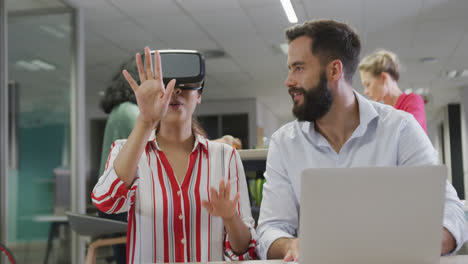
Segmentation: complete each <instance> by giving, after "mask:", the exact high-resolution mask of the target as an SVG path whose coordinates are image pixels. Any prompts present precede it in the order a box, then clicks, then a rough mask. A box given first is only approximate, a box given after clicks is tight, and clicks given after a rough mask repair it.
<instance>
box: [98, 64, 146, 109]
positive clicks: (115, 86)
mask: <svg viewBox="0 0 468 264" xmlns="http://www.w3.org/2000/svg"><path fill="white" fill-rule="evenodd" d="M124 69H125V70H127V71H128V73H130V75H131V76H138V68H137V65H136V62H135V57H133V56H132V57H131V58H130V59H129V60H128V61H126V62H124V63H123V64H122V65H121V66H120V70H119V72H117V73H116V74H115V75H114V77H113V78H112V82H111V84H110V85H109V86H108V87H107V89H106V91H105V92H104V96H103V98H102V99H101V108H102V110H103V111H104V112H105V113H106V114H109V113H110V112H111V111H112V109H114V107H116V106H118V105H119V104H121V103H124V102H132V103H134V104H137V101H136V97H135V93H133V90H132V88H131V87H130V85H129V84H128V83H127V80H125V77H124V76H123V74H122V71H123V70H124Z"/></svg>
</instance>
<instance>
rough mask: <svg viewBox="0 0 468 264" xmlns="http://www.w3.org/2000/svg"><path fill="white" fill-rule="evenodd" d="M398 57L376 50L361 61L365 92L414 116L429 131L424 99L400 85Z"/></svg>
mask: <svg viewBox="0 0 468 264" xmlns="http://www.w3.org/2000/svg"><path fill="white" fill-rule="evenodd" d="M398 68H399V62H398V57H397V56H396V55H395V54H394V53H393V52H390V51H387V50H376V51H375V52H373V53H372V54H370V55H368V56H366V57H365V58H364V59H362V61H361V63H359V66H358V69H359V72H360V74H361V81H362V84H363V85H364V93H365V94H366V95H367V96H369V97H370V98H371V99H372V100H374V101H377V102H383V103H384V104H387V105H391V106H393V107H395V108H396V109H399V110H403V111H405V112H408V113H410V114H412V115H413V116H414V118H415V119H416V121H418V123H419V124H420V125H421V127H422V128H423V129H424V131H425V132H426V133H427V126H426V112H425V110H424V101H423V99H422V98H421V96H419V95H418V94H415V93H410V94H405V93H403V92H402V91H401V90H400V88H399V87H398V79H399V77H400V73H399V70H398Z"/></svg>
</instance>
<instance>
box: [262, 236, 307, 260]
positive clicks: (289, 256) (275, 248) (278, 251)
mask: <svg viewBox="0 0 468 264" xmlns="http://www.w3.org/2000/svg"><path fill="white" fill-rule="evenodd" d="M267 258H268V259H281V258H282V259H284V261H296V262H297V261H299V238H286V237H282V238H279V239H277V240H276V241H275V242H273V243H272V244H271V246H270V248H269V249H268V254H267Z"/></svg>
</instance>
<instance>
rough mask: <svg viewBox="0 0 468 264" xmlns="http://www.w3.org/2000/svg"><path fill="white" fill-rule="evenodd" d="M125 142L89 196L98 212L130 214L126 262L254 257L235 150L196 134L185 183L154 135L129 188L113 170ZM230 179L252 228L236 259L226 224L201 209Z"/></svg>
mask: <svg viewBox="0 0 468 264" xmlns="http://www.w3.org/2000/svg"><path fill="white" fill-rule="evenodd" d="M125 142H126V140H117V141H115V142H114V144H113V145H112V149H111V152H110V154H109V158H108V161H107V165H106V170H105V171H104V174H103V175H102V176H101V177H100V179H99V181H98V183H97V184H96V186H95V187H94V190H93V193H92V194H91V196H92V200H93V203H94V204H95V205H96V206H97V207H98V208H99V210H101V211H103V212H106V213H108V214H111V213H122V212H126V211H128V229H127V260H128V261H127V263H144V262H200V261H220V260H223V258H224V259H225V260H229V259H232V260H235V259H241V260H242V259H252V258H255V257H256V253H255V246H256V242H255V229H254V220H253V218H252V216H251V211H250V203H249V196H248V192H247V183H246V178H245V174H244V169H243V166H242V162H241V160H240V158H239V155H238V153H237V151H236V150H235V149H233V148H232V147H230V146H228V145H226V144H221V143H216V142H211V141H208V140H207V139H205V138H204V137H202V136H200V135H197V136H196V140H195V144H194V147H193V150H192V154H191V155H190V161H189V166H188V170H187V174H186V175H185V177H184V179H183V182H182V184H179V182H178V181H177V179H176V177H175V175H174V173H173V170H172V168H171V166H170V164H169V162H168V160H167V159H166V156H165V155H164V153H163V152H162V151H161V149H160V148H159V146H158V144H157V142H156V139H155V138H154V137H153V138H152V139H150V140H149V141H148V143H147V144H146V148H145V152H144V153H143V155H142V156H141V158H140V161H139V163H138V169H137V176H136V179H135V181H134V183H133V185H132V186H131V188H130V189H127V188H126V187H125V183H124V182H123V181H121V180H120V179H119V178H118V177H117V175H116V173H115V170H114V166H113V164H114V160H115V158H116V157H117V154H118V153H119V152H120V150H121V149H122V147H123V145H124V144H125ZM223 178H224V179H225V180H226V181H227V180H228V179H230V180H231V188H232V189H231V196H232V197H231V199H233V198H234V196H235V194H236V193H237V192H240V194H241V196H240V200H239V203H238V213H239V215H240V216H241V219H242V220H243V222H244V223H245V224H246V225H247V226H248V227H249V229H250V232H251V235H252V240H251V243H250V245H249V250H248V251H247V252H246V253H245V254H243V255H240V256H237V255H235V254H234V253H233V252H232V251H231V250H230V246H229V241H228V238H227V236H226V232H225V230H224V225H223V220H222V219H221V218H220V217H215V216H212V215H210V214H209V213H208V212H207V211H206V210H205V209H204V208H203V207H202V205H201V201H202V200H209V199H210V194H209V188H210V186H213V187H215V188H216V189H218V186H219V182H220V181H221V179H223Z"/></svg>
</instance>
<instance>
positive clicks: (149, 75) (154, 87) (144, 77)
mask: <svg viewBox="0 0 468 264" xmlns="http://www.w3.org/2000/svg"><path fill="white" fill-rule="evenodd" d="M154 58H155V64H156V65H155V66H156V67H155V69H154V72H153V65H152V62H151V61H152V60H151V54H150V49H149V48H148V47H145V66H144V67H143V62H142V59H141V55H140V53H137V54H136V64H137V67H138V74H139V77H140V83H141V84H140V86H138V83H137V82H136V81H135V80H134V79H133V78H132V76H131V75H130V74H129V73H128V72H127V70H123V72H122V73H123V75H124V77H125V79H126V80H127V82H128V84H129V85H130V87H132V89H133V92H134V93H135V96H136V100H137V103H138V107H139V108H140V118H141V119H142V120H143V121H145V122H148V124H150V125H151V127H152V128H154V126H156V124H157V123H158V122H159V121H160V120H161V119H162V118H163V117H164V116H165V115H166V113H167V109H168V106H169V102H170V100H171V96H172V92H173V91H174V86H175V79H172V80H171V81H170V82H169V83H168V84H167V87H166V88H164V84H163V76H162V71H161V57H160V56H159V52H157V51H156V52H155V53H154Z"/></svg>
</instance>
